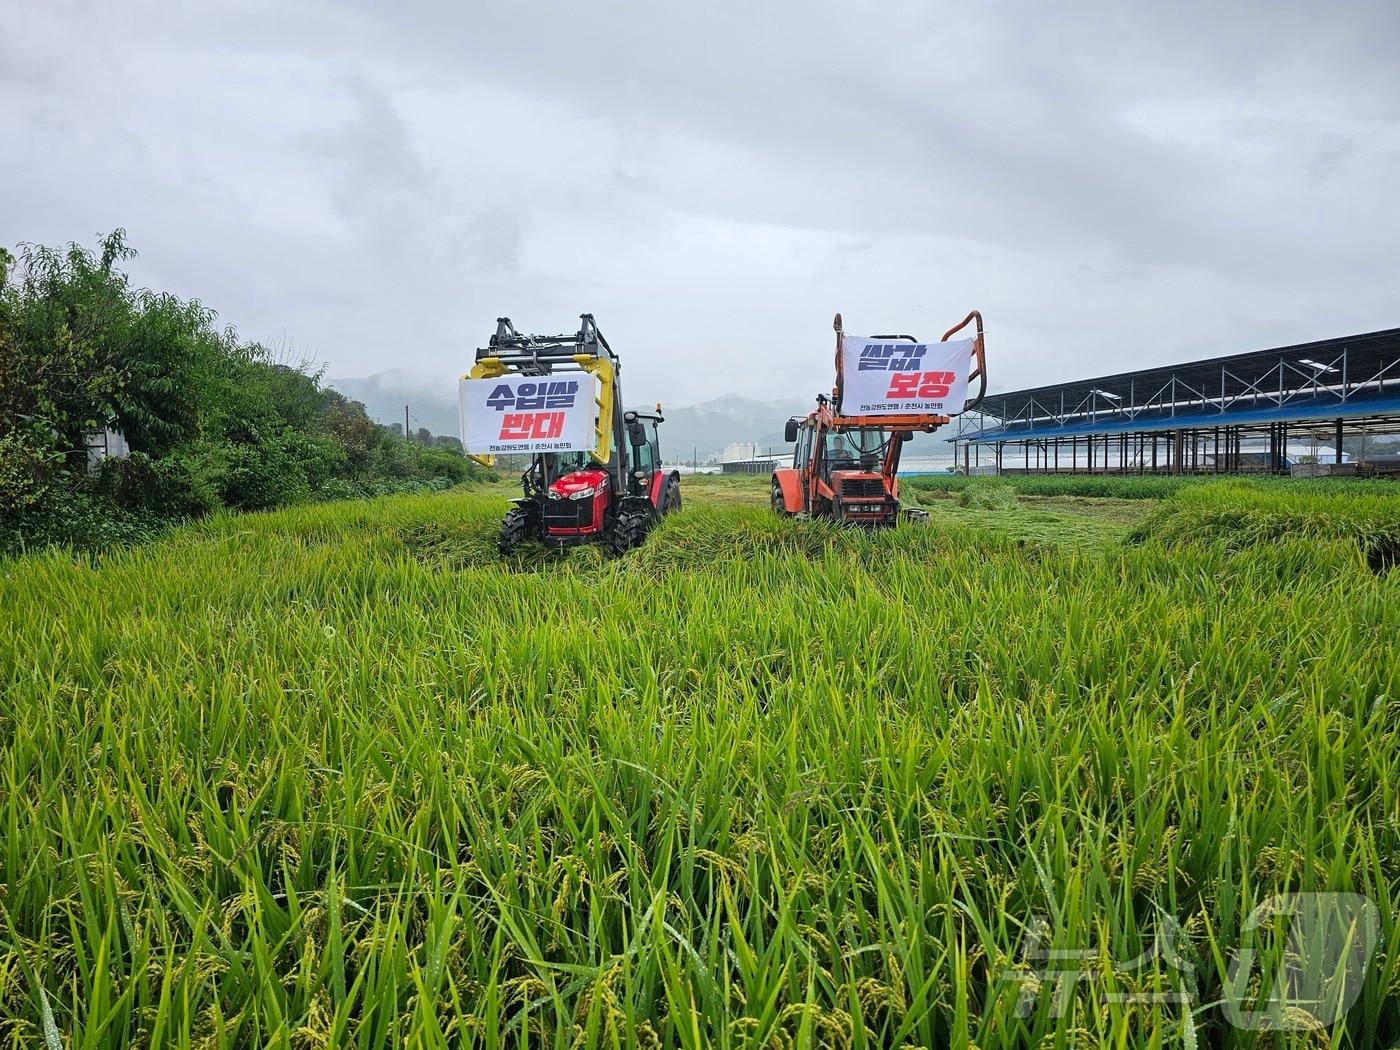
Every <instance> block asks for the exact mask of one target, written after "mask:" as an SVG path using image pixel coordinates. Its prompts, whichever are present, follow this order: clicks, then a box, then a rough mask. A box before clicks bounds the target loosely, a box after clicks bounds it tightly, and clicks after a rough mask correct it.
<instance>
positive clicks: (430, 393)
mask: <svg viewBox="0 0 1400 1050" xmlns="http://www.w3.org/2000/svg"><path fill="white" fill-rule="evenodd" d="M326 385H327V386H329V387H331V388H333V389H335V390H338V391H340V392H341V393H342V394H344V395H345V396H346V397H348V398H350V400H352V401H359V402H360V403H362V404H363V405H364V406H365V411H366V412H367V413H369V417H370V419H373V420H375V421H376V422H379V423H386V424H392V423H397V424H399V426H403V406H404V405H407V406H408V414H409V426H410V428H411V429H413V430H417V429H418V428H419V427H427V428H428V429H429V430H430V431H432V432H433V433H434V434H445V435H448V436H452V437H455V436H456V435H457V433H458V432H459V428H458V426H457V383H456V382H455V381H452V380H442V379H435V378H433V377H431V376H424V375H421V374H419V373H417V372H409V371H406V370H405V369H402V368H391V369H389V370H388V371H386V372H376V373H375V374H374V375H372V376H364V377H362V378H359V379H328V380H326Z"/></svg>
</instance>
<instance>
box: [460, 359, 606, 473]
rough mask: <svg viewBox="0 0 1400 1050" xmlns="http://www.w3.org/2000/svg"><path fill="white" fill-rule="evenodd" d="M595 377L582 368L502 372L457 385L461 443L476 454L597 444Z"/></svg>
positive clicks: (570, 449)
mask: <svg viewBox="0 0 1400 1050" xmlns="http://www.w3.org/2000/svg"><path fill="white" fill-rule="evenodd" d="M595 385H596V384H595V380H594V379H593V377H592V376H591V375H588V374H587V373H578V372H570V373H568V374H567V375H562V376H518V375H506V376H500V377H498V378H496V379H463V380H462V381H461V382H460V383H459V384H458V385H457V405H458V408H459V410H460V412H461V422H462V447H463V448H465V449H466V450H467V451H468V452H471V453H474V454H476V455H478V456H481V455H500V454H502V453H506V454H509V453H512V452H530V453H534V452H570V451H573V450H576V449H591V448H593V447H594V446H595V445H596V444H597V435H596V429H595V427H596V420H597V418H598V406H597V405H596V404H595V403H594V397H595V389H594V388H595Z"/></svg>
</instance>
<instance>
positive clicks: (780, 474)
mask: <svg viewBox="0 0 1400 1050" xmlns="http://www.w3.org/2000/svg"><path fill="white" fill-rule="evenodd" d="M773 483H774V484H775V485H777V486H778V487H779V488H780V489H781V490H782V493H783V509H784V510H786V511H787V512H788V513H789V514H800V513H801V512H802V511H803V510H804V509H806V508H804V507H803V506H802V479H801V478H800V477H799V476H798V471H797V468H796V467H780V468H779V469H778V470H775V471H773Z"/></svg>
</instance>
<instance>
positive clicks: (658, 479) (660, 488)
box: [647, 470, 681, 510]
mask: <svg viewBox="0 0 1400 1050" xmlns="http://www.w3.org/2000/svg"><path fill="white" fill-rule="evenodd" d="M672 478H675V479H676V484H680V480H681V472H680V471H679V470H658V471H657V472H656V473H655V474H653V475H652V476H651V489H650V490H649V492H648V493H647V497H648V498H649V499H650V500H651V505H652V506H653V507H656V508H657V509H658V510H659V509H660V508H661V497H662V494H663V493H665V491H666V483H667V482H668V481H670V480H671V479H672Z"/></svg>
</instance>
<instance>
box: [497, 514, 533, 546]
mask: <svg viewBox="0 0 1400 1050" xmlns="http://www.w3.org/2000/svg"><path fill="white" fill-rule="evenodd" d="M529 530H530V515H529V514H527V513H526V512H525V508H524V507H511V508H510V510H508V511H506V517H505V520H504V521H502V522H501V537H500V539H499V540H497V541H496V549H497V550H498V551H500V552H501V553H502V554H512V553H514V551H515V548H517V547H519V546H520V544H521V541H523V540H524V539H525V537H526V536H527V535H528V534H529Z"/></svg>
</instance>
